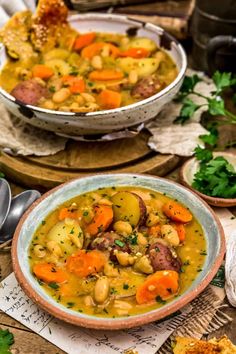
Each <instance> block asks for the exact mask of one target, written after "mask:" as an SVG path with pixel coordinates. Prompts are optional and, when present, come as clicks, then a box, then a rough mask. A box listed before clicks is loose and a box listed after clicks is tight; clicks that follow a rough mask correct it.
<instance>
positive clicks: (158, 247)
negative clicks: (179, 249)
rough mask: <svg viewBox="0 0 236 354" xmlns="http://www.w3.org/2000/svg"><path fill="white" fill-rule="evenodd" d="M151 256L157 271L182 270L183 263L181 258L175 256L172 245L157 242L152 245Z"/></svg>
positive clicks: (152, 263)
mask: <svg viewBox="0 0 236 354" xmlns="http://www.w3.org/2000/svg"><path fill="white" fill-rule="evenodd" d="M149 258H150V261H151V265H152V267H153V269H154V270H155V271H157V270H175V271H176V272H180V269H181V265H182V263H181V260H180V258H179V257H174V256H173V254H172V252H171V249H170V247H168V246H166V245H164V244H162V243H161V242H155V243H154V244H152V245H151V246H150V248H149Z"/></svg>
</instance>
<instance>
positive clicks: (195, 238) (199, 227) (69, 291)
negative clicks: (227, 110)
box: [12, 174, 225, 330]
mask: <svg viewBox="0 0 236 354" xmlns="http://www.w3.org/2000/svg"><path fill="white" fill-rule="evenodd" d="M224 252H225V240H224V233H223V229H222V227H221V225H220V223H219V220H218V218H217V217H216V216H215V214H214V213H213V211H212V210H211V209H210V208H209V207H208V206H207V204H206V203H205V202H204V201H202V200H201V199H200V198H199V197H198V196H197V195H195V194H193V193H192V192H191V191H190V190H188V189H186V188H185V187H182V186H181V185H179V184H176V183H174V182H172V181H168V180H166V179H162V178H158V177H154V176H145V175H134V174H106V175H96V176H89V177H85V178H82V179H77V180H73V181H70V182H68V183H65V184H63V185H61V186H59V187H57V188H55V189H53V190H51V191H50V192H48V193H46V194H45V195H43V196H42V197H41V198H40V199H39V200H38V201H36V202H35V203H34V205H33V206H32V207H31V208H30V209H29V210H28V211H27V212H26V214H25V215H24V216H23V218H22V219H21V221H20V223H19V225H18V227H17V230H16V232H15V235H14V238H13V246H12V261H13V268H14V272H15V275H16V277H17V280H18V281H19V283H20V285H21V286H22V288H23V290H24V291H25V293H26V294H27V295H28V296H29V297H30V298H31V299H33V300H34V301H35V302H36V303H37V304H38V305H39V306H41V307H42V308H43V309H44V310H46V311H48V312H49V313H50V314H52V315H53V316H55V317H58V318H60V319H62V320H64V321H66V322H69V323H72V324H75V325H79V326H84V327H88V328H97V329H108V330H109V329H121V328H131V327H135V326H139V325H142V324H145V323H149V322H152V321H156V320H159V319H161V318H163V317H166V316H167V315H170V314H171V313H174V312H176V311H177V310H179V309H180V308H182V307H183V306H184V305H186V304H187V303H188V302H190V301H191V300H192V299H194V298H195V297H196V296H197V295H198V294H199V293H200V292H201V291H203V290H204V288H205V287H206V286H207V285H208V284H209V282H210V281H211V280H212V278H213V277H214V275H215V273H216V272H217V270H218V268H219V266H220V265H221V262H222V260H223V256H224Z"/></svg>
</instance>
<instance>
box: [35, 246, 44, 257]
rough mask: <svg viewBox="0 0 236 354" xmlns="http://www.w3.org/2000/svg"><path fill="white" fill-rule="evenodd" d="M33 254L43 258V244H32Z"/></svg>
mask: <svg viewBox="0 0 236 354" xmlns="http://www.w3.org/2000/svg"><path fill="white" fill-rule="evenodd" d="M34 254H35V256H37V257H38V258H43V257H45V256H46V251H45V249H44V247H43V246H41V245H36V246H34Z"/></svg>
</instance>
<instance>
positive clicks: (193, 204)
mask: <svg viewBox="0 0 236 354" xmlns="http://www.w3.org/2000/svg"><path fill="white" fill-rule="evenodd" d="M111 186H136V187H145V188H149V189H152V190H154V191H159V192H161V193H165V194H167V195H169V196H170V197H172V198H174V199H178V200H179V201H180V202H181V203H183V204H185V205H186V206H187V207H188V208H189V209H190V211H191V212H192V213H193V214H194V216H195V217H196V218H197V220H198V221H199V223H200V224H201V226H202V228H203V231H204V235H205V238H206V244H207V245H206V249H207V256H206V260H205V263H204V265H203V267H202V271H201V272H199V273H198V276H197V277H196V279H195V280H194V281H193V282H192V284H191V285H190V286H189V287H188V289H186V291H184V293H183V294H181V295H180V296H178V297H176V298H174V299H173V300H172V301H171V302H170V303H166V305H164V306H163V307H161V308H158V309H155V310H151V311H147V312H146V313H143V314H138V315H134V316H123V317H119V318H102V317H95V316H92V315H86V314H83V313H80V312H76V311H73V310H71V309H68V308H66V307H65V306H63V305H61V304H59V303H57V302H56V301H55V300H54V299H53V298H52V297H50V296H49V295H48V294H47V293H46V292H45V291H44V290H43V288H42V287H41V286H40V285H39V283H38V281H37V280H36V279H35V277H34V276H33V274H32V272H31V270H30V266H29V260H28V253H27V251H28V249H29V246H30V243H31V240H32V235H33V234H34V232H35V231H36V229H37V227H38V225H40V223H41V222H42V220H44V219H45V217H46V216H47V215H48V214H49V213H51V212H52V211H53V210H55V209H56V208H57V207H58V206H59V205H61V204H62V203H64V202H65V201H66V200H69V199H71V198H73V197H75V196H77V195H80V194H83V193H86V192H89V191H93V190H96V189H98V188H104V187H111ZM224 253H225V240H224V232H223V229H222V226H221V224H220V222H219V220H218V218H217V216H216V215H215V214H214V213H213V211H212V209H211V208H209V207H208V205H207V204H206V203H205V202H204V201H202V200H201V199H200V198H199V197H198V196H197V195H195V194H193V193H192V192H191V191H190V190H188V189H186V188H184V187H182V186H181V185H179V184H177V183H174V182H172V181H169V180H167V179H163V178H158V177H154V176H147V175H135V174H128V173H126V174H101V175H97V176H89V177H85V178H80V179H76V180H73V181H70V182H67V183H65V184H62V185H60V186H58V187H57V188H54V189H52V190H51V191H49V192H48V193H46V194H44V195H43V196H42V197H41V198H40V199H38V200H37V201H36V202H35V203H34V204H33V205H32V206H31V207H30V208H29V209H28V210H27V212H26V213H25V214H24V216H23V218H22V219H21V221H20V223H19V224H18V226H17V229H16V232H15V234H14V238H13V244H12V263H13V269H14V272H15V275H16V277H17V279H18V281H19V283H20V285H21V287H22V288H23V289H24V291H25V292H26V294H27V295H28V296H29V297H31V298H32V299H33V300H34V301H35V302H36V303H37V304H38V305H40V306H41V307H42V308H43V309H44V310H46V311H48V312H49V313H51V314H52V315H53V316H55V317H58V318H60V319H61V320H64V321H66V322H69V323H73V324H75V325H79V326H83V327H89V328H96V329H106V330H112V329H124V328H131V327H135V326H140V325H143V324H145V323H149V322H152V321H156V320H160V319H161V318H163V317H166V316H168V315H170V314H171V313H174V312H176V311H177V310H179V309H180V308H181V307H183V306H184V305H186V304H187V303H188V302H190V301H191V300H193V299H194V298H195V297H196V296H197V295H198V294H199V293H200V292H201V291H203V290H204V288H205V287H206V286H207V285H208V284H209V282H210V281H211V280H212V278H213V277H214V275H215V274H216V272H217V270H218V268H219V266H220V265H221V263H222V260H223V257H224Z"/></svg>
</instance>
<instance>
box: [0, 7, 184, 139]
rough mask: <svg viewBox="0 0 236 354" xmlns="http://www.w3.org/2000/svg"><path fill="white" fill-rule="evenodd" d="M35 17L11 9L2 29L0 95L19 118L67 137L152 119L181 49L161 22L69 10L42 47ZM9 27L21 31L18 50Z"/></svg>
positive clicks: (169, 93) (173, 87) (173, 80)
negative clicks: (12, 13)
mask: <svg viewBox="0 0 236 354" xmlns="http://www.w3.org/2000/svg"><path fill="white" fill-rule="evenodd" d="M58 1H59V0H58ZM59 2H60V1H59ZM39 4H40V2H39ZM65 11H66V10H65ZM36 15H37V13H36ZM37 16H39V14H38V15H37ZM37 16H34V15H32V14H30V13H29V12H28V11H27V12H24V13H19V14H16V15H15V16H14V18H13V19H11V23H10V24H9V25H8V27H9V28H10V29H9V28H8V27H7V30H6V29H5V31H4V29H3V32H2V35H1V37H2V38H3V43H4V44H5V45H2V46H1V47H0V59H1V60H0V98H1V100H2V101H3V102H4V104H5V105H6V106H7V108H8V109H9V110H10V111H11V112H12V113H13V114H15V115H16V116H18V117H20V118H21V119H23V120H24V121H25V122H27V123H29V124H32V125H34V126H37V127H39V128H43V129H46V130H50V131H53V132H56V133H59V134H64V135H73V136H76V135H94V134H103V133H109V132H113V131H119V130H123V129H125V128H129V127H133V126H136V125H138V124H141V123H143V122H146V121H148V120H150V119H152V118H154V117H155V116H156V115H157V114H158V113H159V112H160V110H161V109H162V107H163V105H164V104H166V103H168V102H169V101H171V99H173V97H174V96H175V95H176V93H177V92H178V91H179V89H180V86H181V84H182V81H183V78H184V74H185V70H186V65H187V64H186V55H185V53H184V50H183V48H182V46H181V45H180V44H179V43H178V41H177V40H176V39H175V38H173V37H172V36H170V35H169V34H168V33H167V32H166V31H165V30H163V29H162V28H160V27H158V26H155V25H153V24H150V23H145V22H141V21H136V20H133V19H130V18H128V17H125V16H120V15H110V14H83V15H73V16H70V17H68V20H67V19H66V21H67V22H66V26H67V27H66V29H65V30H64V32H63V31H62V32H60V35H58V36H57V37H56V36H55V33H57V32H58V30H60V28H59V27H58V28H59V29H58V28H57V31H55V33H54V37H55V38H56V39H55V38H53V40H51V37H50V40H51V41H50V43H49V44H48V43H47V46H44V47H43V48H41V47H39V45H38V40H35V38H34V36H33V35H32V31H33V30H34V28H37V25H38V22H37ZM57 17H58V19H60V17H59V16H55V18H57ZM35 18H36V19H35ZM64 18H65V16H64ZM34 19H35V20H34ZM31 21H34V22H33V25H29V23H31ZM19 23H20V24H21V25H19ZM15 24H16V25H15ZM14 25H15V26H18V27H19V26H22V28H21V27H20V29H19V30H18V31H17V30H15V29H14ZM12 27H13V29H12ZM61 27H62V28H63V25H62V24H61ZM39 29H40V28H39ZM16 32H17V33H19V35H21V37H22V38H24V36H26V38H27V40H23V41H20V42H19V43H18V48H23V49H22V50H21V51H20V50H19V49H18V48H16V44H15V42H16V41H14V43H13V44H12V42H11V38H12V37H13V38H15V37H16V38H17V40H18V39H19V38H18V35H17V34H16ZM12 33H13V35H12ZM35 33H36V34H35V35H37V33H38V32H37V31H36V32H35ZM45 33H46V32H45ZM14 36H15V37H14ZM40 39H41V38H40ZM9 42H10V44H9ZM26 43H27V45H26ZM22 46H23V47H22Z"/></svg>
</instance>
